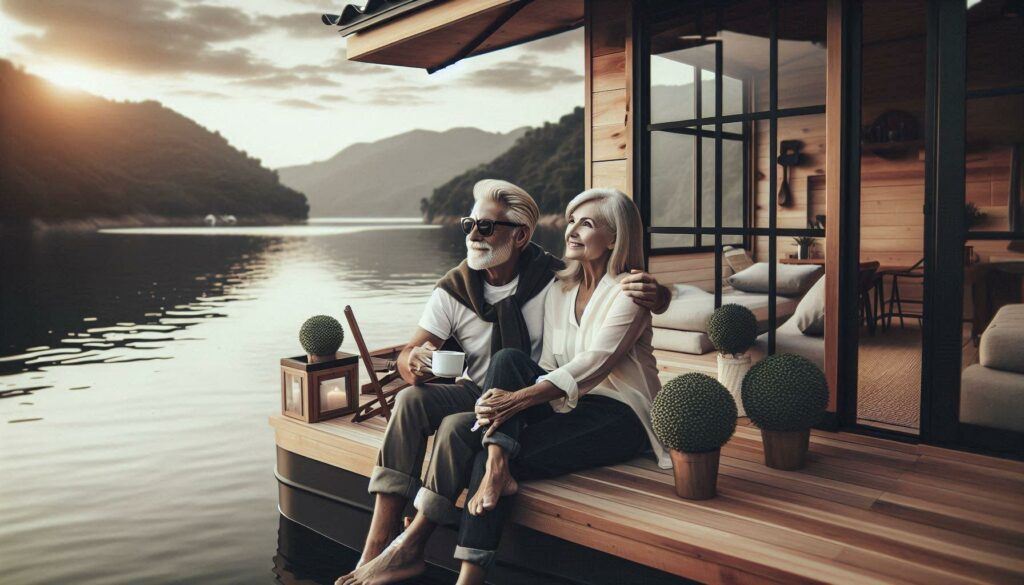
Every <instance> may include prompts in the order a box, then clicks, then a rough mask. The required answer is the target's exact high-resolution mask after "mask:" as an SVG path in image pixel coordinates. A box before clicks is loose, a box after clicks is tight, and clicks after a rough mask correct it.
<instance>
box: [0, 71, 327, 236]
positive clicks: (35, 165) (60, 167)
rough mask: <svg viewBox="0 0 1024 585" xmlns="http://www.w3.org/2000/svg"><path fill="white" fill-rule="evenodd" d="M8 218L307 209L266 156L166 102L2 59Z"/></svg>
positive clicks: (255, 214) (1, 137)
mask: <svg viewBox="0 0 1024 585" xmlns="http://www.w3.org/2000/svg"><path fill="white" fill-rule="evenodd" d="M0 127H2V129H0V219H2V220H7V221H11V220H13V221H16V222H18V221H29V220H32V219H39V220H44V221H46V220H58V221H59V220H75V219H87V218H97V217H101V218H117V217H128V216H151V217H152V216H156V217H159V218H164V219H166V218H180V219H181V220H183V221H184V220H185V218H190V219H194V218H196V217H201V216H205V215H206V214H208V213H215V214H232V215H235V216H236V217H238V219H239V221H243V222H244V221H246V220H251V221H260V220H278V221H279V220H282V219H284V220H288V219H302V218H305V217H306V215H307V213H308V209H309V208H308V205H307V203H306V198H305V197H304V196H303V195H302V194H301V193H299V192H296V191H294V190H292V189H289V188H287V187H285V186H283V185H281V183H280V182H279V180H278V178H277V175H276V173H274V172H273V171H271V170H269V169H267V168H265V167H263V166H262V165H261V164H260V161H259V160H258V159H255V158H253V157H250V156H248V155H247V154H246V153H244V152H240V151H238V150H236V149H235V148H233V147H232V146H231V145H230V144H228V142H227V140H225V139H224V138H223V137H222V136H221V135H220V134H219V133H217V132H210V131H208V130H206V129H205V128H203V127H202V126H200V125H199V124H197V123H195V122H193V121H192V120H190V119H188V118H186V117H185V116H182V115H181V114H178V113H177V112H175V111H173V110H171V109H168V108H165V107H164V106H162V105H161V104H159V103H158V102H154V101H145V102H115V101H110V100H106V99H103V98H99V97H96V96H93V95H89V94H86V93H83V92H78V91H69V90H63V89H59V88H57V87H55V86H54V85H52V84H50V83H49V82H47V81H45V80H44V79H41V78H39V77H36V76H34V75H30V74H28V73H26V72H25V71H23V70H21V69H20V68H18V67H16V66H15V65H14V64H12V63H11V62H9V61H5V60H0Z"/></svg>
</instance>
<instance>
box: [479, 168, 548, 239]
mask: <svg viewBox="0 0 1024 585" xmlns="http://www.w3.org/2000/svg"><path fill="white" fill-rule="evenodd" d="M473 199H474V200H476V201H480V200H485V199H486V200H490V201H494V202H495V203H498V204H500V205H501V206H502V207H504V208H505V216H506V217H508V220H509V221H511V222H514V223H521V224H523V225H525V226H526V230H527V234H528V236H529V237H528V238H527V241H529V240H530V239H532V238H533V231H534V230H535V229H537V220H538V219H540V208H539V207H537V202H536V201H534V200H533V197H530V194H529V193H527V192H526V191H524V190H523V188H522V187H518V186H516V185H513V184H512V183H509V182H508V181H502V180H499V179H484V180H482V181H477V183H476V185H473Z"/></svg>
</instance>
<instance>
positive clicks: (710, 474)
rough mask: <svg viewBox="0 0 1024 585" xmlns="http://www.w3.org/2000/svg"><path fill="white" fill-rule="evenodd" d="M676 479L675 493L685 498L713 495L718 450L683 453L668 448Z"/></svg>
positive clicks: (709, 496) (705, 498)
mask: <svg viewBox="0 0 1024 585" xmlns="http://www.w3.org/2000/svg"><path fill="white" fill-rule="evenodd" d="M669 454H670V455H671V456H672V469H673V472H674V474H675V480H676V495H678V496H679V497H680V498H686V499H687V500H707V499H709V498H713V497H715V486H716V484H717V483H718V455H719V450H718V449H715V450H714V451H708V452H707V453H684V452H683V451H677V450H675V449H669Z"/></svg>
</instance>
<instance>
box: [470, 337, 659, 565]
mask: <svg viewBox="0 0 1024 585" xmlns="http://www.w3.org/2000/svg"><path fill="white" fill-rule="evenodd" d="M545 373H547V372H545V371H544V369H542V368H541V367H540V366H539V365H537V363H536V362H534V361H533V360H532V359H530V356H528V355H526V354H525V353H523V352H522V351H519V350H510V349H504V350H501V351H499V352H498V353H496V354H494V356H492V357H491V364H490V368H489V369H488V371H487V377H486V379H485V383H484V386H483V388H484V391H486V390H488V389H490V388H501V389H503V390H509V391H515V390H520V389H522V388H525V387H527V386H531V385H533V384H534V382H535V381H536V379H537V377H538V376H541V375H544V374H545ZM486 428H487V427H484V428H483V429H481V431H479V432H481V433H482V432H483V431H484V430H486ZM499 432H501V433H504V434H505V435H507V436H508V437H509V438H511V439H513V440H514V441H515V442H516V443H517V444H518V449H517V451H518V452H517V453H516V454H515V456H514V457H512V456H510V459H509V470H510V471H511V473H512V477H514V478H515V479H516V480H517V481H523V480H530V479H543V478H549V477H556V476H559V475H564V474H566V473H572V472H574V471H580V470H583V469H588V468H591V467H600V466H604V465H614V464H616V463H622V462H624V461H629V460H630V459H633V458H634V457H637V456H639V455H640V454H641V453H643V452H644V451H645V450H646V449H647V448H648V447H649V446H650V441H649V440H648V438H647V432H646V430H645V429H644V426H643V424H641V422H640V420H639V419H638V418H637V416H636V413H634V412H633V409H632V408H630V407H629V405H627V404H625V403H623V402H620V401H618V400H615V399H614V398H608V397H607V396H594V395H584V396H581V397H580V399H579V401H578V403H577V405H576V408H574V409H572V410H571V411H569V412H567V413H563V414H558V413H556V412H555V411H554V410H553V409H552V408H551V406H550V405H548V404H541V405H536V406H533V407H531V408H529V409H526V410H524V411H522V412H520V413H519V414H517V415H516V416H514V417H512V418H510V419H509V420H507V421H505V422H504V423H502V425H501V427H499V429H498V430H497V431H495V433H494V435H497V434H498V433H499ZM510 455H511V453H510ZM486 463H487V450H486V449H484V450H481V451H480V452H478V453H477V455H476V459H475V460H474V462H473V468H472V472H471V477H470V482H469V496H468V497H467V499H466V501H467V502H468V501H469V498H471V497H473V495H474V494H476V491H477V490H478V489H479V488H480V483H481V480H482V479H483V476H484V471H485V469H486ZM515 497H516V496H505V497H502V498H501V499H499V501H498V505H497V507H495V508H494V509H493V510H491V511H489V512H487V513H485V514H484V515H483V516H473V515H472V514H470V513H469V512H468V511H466V509H463V511H462V518H461V520H460V525H459V537H458V546H457V547H456V554H455V557H456V558H459V559H463V560H468V561H471V562H475V563H477V564H480V565H484V566H485V567H486V566H490V564H491V563H492V562H493V559H494V553H495V551H496V550H497V549H498V544H499V542H500V540H501V532H502V528H503V527H504V525H505V522H506V521H507V519H508V515H509V512H510V510H511V508H512V506H513V505H514V504H515Z"/></svg>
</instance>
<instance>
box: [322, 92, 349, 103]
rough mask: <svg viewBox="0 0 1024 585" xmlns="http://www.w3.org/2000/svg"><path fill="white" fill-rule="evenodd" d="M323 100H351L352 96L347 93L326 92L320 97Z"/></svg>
mask: <svg viewBox="0 0 1024 585" xmlns="http://www.w3.org/2000/svg"><path fill="white" fill-rule="evenodd" d="M318 99H319V100H320V101H322V102H350V101H352V98H350V97H348V96H347V95H339V94H332V93H325V94H323V95H321V96H320V97H319V98H318Z"/></svg>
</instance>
